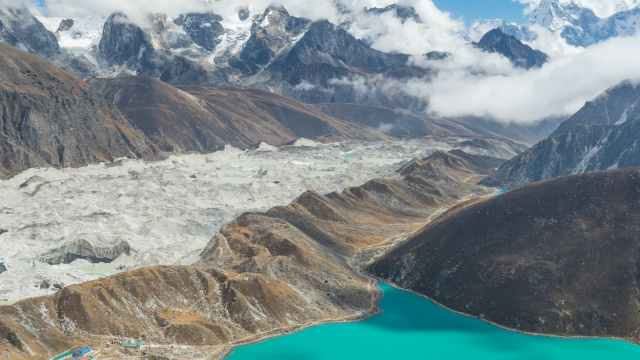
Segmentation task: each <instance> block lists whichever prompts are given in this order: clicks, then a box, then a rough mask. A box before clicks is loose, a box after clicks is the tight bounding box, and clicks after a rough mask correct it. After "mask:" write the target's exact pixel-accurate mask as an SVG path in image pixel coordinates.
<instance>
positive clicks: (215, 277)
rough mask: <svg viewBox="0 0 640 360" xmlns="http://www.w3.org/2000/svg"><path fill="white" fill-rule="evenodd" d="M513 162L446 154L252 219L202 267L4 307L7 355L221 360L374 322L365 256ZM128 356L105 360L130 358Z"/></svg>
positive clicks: (136, 276) (218, 243)
mask: <svg viewBox="0 0 640 360" xmlns="http://www.w3.org/2000/svg"><path fill="white" fill-rule="evenodd" d="M501 162H502V160H498V159H493V158H488V157H482V156H471V155H468V154H466V153H464V152H461V151H452V152H449V153H442V152H437V153H435V154H434V155H432V156H430V157H429V158H427V159H425V160H418V159H415V160H413V161H411V162H409V163H408V164H407V165H406V166H404V167H403V168H402V169H400V170H399V171H398V177H397V178H396V179H393V180H371V181H369V182H367V183H366V184H364V185H362V186H360V187H354V188H348V189H345V190H344V191H342V192H340V193H330V194H327V195H326V196H323V195H320V194H318V193H315V192H306V193H304V194H302V195H301V196H300V197H299V198H298V199H296V200H295V201H294V202H292V203H291V204H290V205H288V206H284V207H276V208H273V209H271V210H269V211H267V212H266V213H246V214H243V215H242V216H240V217H239V218H237V219H236V220H234V221H233V222H231V223H229V224H228V225H226V226H225V227H223V228H222V229H221V230H220V231H219V232H218V234H216V236H214V237H213V239H212V240H211V242H210V243H209V245H208V246H207V247H206V249H204V250H203V252H202V260H201V261H200V262H198V263H196V264H194V266H184V267H178V266H157V267H151V268H142V269H138V270H134V271H131V272H127V273H121V274H118V275H115V276H112V277H109V278H105V279H100V280H97V281H93V282H89V283H85V284H80V285H74V286H70V287H67V288H64V289H63V290H61V291H59V292H57V293H56V294H54V295H52V296H48V297H41V298H34V299H28V300H25V301H21V302H19V303H17V304H14V305H11V306H3V307H0V355H5V356H8V357H16V356H25V355H27V354H28V355H30V356H33V355H39V356H51V355H53V354H54V353H57V352H58V351H62V350H64V349H67V348H69V347H70V346H72V345H76V344H78V345H79V344H85V343H87V342H93V343H94V344H100V343H101V341H105V340H107V341H110V340H112V339H113V337H119V338H134V339H141V340H142V339H144V340H143V341H144V342H146V343H152V344H156V345H158V344H160V345H162V344H164V345H167V346H166V347H153V348H149V350H148V351H149V352H150V353H149V354H150V355H158V356H161V354H162V353H165V355H162V356H165V357H164V358H175V357H177V356H178V354H177V353H176V354H173V355H172V353H171V350H170V347H169V345H188V346H190V348H189V349H190V350H189V351H191V352H192V353H193V354H196V353H197V354H200V355H203V356H205V355H206V356H209V355H211V354H217V355H215V356H214V357H218V356H222V355H223V354H226V353H227V352H228V351H229V350H230V349H231V348H232V347H235V346H237V345H239V344H243V343H246V342H251V341H256V340H259V339H260V338H262V336H263V335H266V336H275V335H278V334H282V333H285V332H290V331H293V330H295V329H300V328H302V327H304V326H308V325H309V324H318V323H326V322H331V321H342V320H345V319H356V318H362V317H364V316H368V315H370V314H372V312H373V311H372V308H371V299H376V297H377V296H378V293H377V289H376V288H375V287H373V286H372V284H371V279H370V278H369V277H368V276H365V275H362V274H361V273H360V272H359V271H358V268H359V264H360V263H359V261H360V260H363V261H366V260H367V259H366V256H365V257H364V258H363V257H362V253H363V252H362V250H366V249H372V248H375V247H378V246H386V245H390V244H392V243H393V241H395V240H397V239H398V237H401V236H402V235H403V234H405V235H406V234H410V233H412V232H413V231H415V230H417V229H419V228H421V227H423V226H424V225H425V223H426V222H427V221H428V220H427V219H428V218H429V216H430V215H432V214H433V212H434V211H437V210H438V209H441V208H443V207H450V206H453V205H455V204H457V203H458V202H459V201H461V200H462V199H464V198H465V197H466V196H468V195H469V194H477V195H480V194H485V193H487V192H488V191H487V189H485V188H482V187H479V186H477V185H474V184H473V183H464V182H463V180H464V179H467V178H469V177H470V176H471V175H473V174H474V172H475V173H482V174H484V175H486V174H487V173H489V172H490V171H491V169H492V168H495V167H496V166H498V165H499V164H500V163H501ZM471 169H473V170H471ZM474 170H475V171H474ZM358 255H360V256H361V258H360V259H355V257H356V256H358ZM354 259H355V260H354ZM105 315H106V316H105ZM104 346H106V345H104ZM118 348H119V347H118ZM118 348H114V347H109V348H105V349H103V350H104V351H103V354H105V355H106V353H107V352H108V353H109V354H110V355H114V354H115V355H114V356H118V351H119V350H118ZM167 352H169V354H168V355H167V354H166V353H167ZM152 353H153V354H152Z"/></svg>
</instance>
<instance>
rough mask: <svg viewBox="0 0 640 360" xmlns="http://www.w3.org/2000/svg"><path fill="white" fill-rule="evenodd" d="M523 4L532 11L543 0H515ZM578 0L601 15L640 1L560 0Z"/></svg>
mask: <svg viewBox="0 0 640 360" xmlns="http://www.w3.org/2000/svg"><path fill="white" fill-rule="evenodd" d="M513 1H518V2H520V3H522V4H526V5H529V7H528V8H527V10H525V12H527V11H531V10H532V9H533V8H534V7H535V6H536V5H538V4H540V2H542V0H513ZM572 1H573V2H576V3H579V4H582V5H583V6H586V7H588V8H589V9H591V10H593V12H595V13H596V15H598V16H599V17H608V16H611V15H613V14H614V13H615V12H616V11H617V9H619V6H620V5H622V4H625V5H626V6H627V7H629V8H632V7H635V6H638V4H640V1H638V0H560V2H561V3H568V2H572Z"/></svg>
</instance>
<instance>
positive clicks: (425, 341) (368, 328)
mask: <svg viewBox="0 0 640 360" xmlns="http://www.w3.org/2000/svg"><path fill="white" fill-rule="evenodd" d="M381 288H382V290H383V291H384V293H385V295H384V298H383V299H382V302H381V303H380V307H381V308H382V309H383V310H384V312H383V313H382V314H380V315H376V316H374V317H371V318H369V319H367V320H366V321H362V322H357V323H345V324H328V325H322V326H317V327H313V328H310V329H306V330H303V331H301V332H299V333H296V334H292V335H287V336H283V337H279V338H274V339H269V340H266V341H263V342H261V343H258V344H254V345H249V346H245V347H241V348H238V349H236V350H235V351H234V353H233V354H232V355H231V356H229V357H228V359H229V360H257V359H274V360H275V359H282V360H294V359H295V360H359V359H384V360H396V359H398V360H412V359H446V360H458V359H459V360H470V359H474V360H502V359H504V360H507V359H508V360H554V359H558V360H560V359H562V360H567V359H580V360H588V359H640V346H637V345H632V344H630V343H627V342H624V341H619V340H607V339H561V338H547V337H538V336H530V335H523V334H518V333H514V332H510V331H506V330H502V329H500V328H497V327H495V326H492V325H489V324H487V323H485V322H483V321H480V320H478V319H474V318H469V317H466V316H462V315H458V314H455V313H452V312H450V311H447V310H445V309H443V308H441V307H439V306H437V305H435V304H434V303H432V302H431V301H429V300H426V299H424V298H421V297H419V296H416V295H413V294H411V293H408V292H405V291H401V290H397V289H394V288H392V287H390V286H386V285H383V286H381Z"/></svg>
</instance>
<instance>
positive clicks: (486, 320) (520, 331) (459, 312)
mask: <svg viewBox="0 0 640 360" xmlns="http://www.w3.org/2000/svg"><path fill="white" fill-rule="evenodd" d="M368 276H370V277H373V276H371V275H368ZM373 278H374V279H376V280H377V281H378V283H380V284H385V285H388V286H390V287H392V288H394V289H396V290H400V291H405V292H408V293H411V294H413V295H416V296H419V297H421V298H424V299H427V300H429V301H430V302H432V303H433V304H435V305H437V306H439V307H441V308H442V309H445V310H447V311H449V312H451V313H454V314H458V315H462V316H465V317H468V318H472V319H477V320H481V321H483V322H485V323H487V324H489V325H492V326H495V327H497V328H499V329H502V330H505V331H509V332H513V333H517V334H522V335H529V336H536V337H544V338H556V339H589V340H601V339H606V340H620V341H625V342H627V343H629V344H632V345H639V346H640V342H636V341H633V340H631V339H626V338H619V337H613V336H584V335H575V336H574V335H563V334H544V333H534V332H528V331H524V330H518V329H513V328H510V327H507V326H505V325H501V324H498V323H495V322H493V321H490V320H488V319H487V318H481V317H479V316H474V315H471V314H467V313H464V312H461V311H457V310H453V309H451V308H449V307H447V306H445V305H443V304H441V303H439V302H437V301H435V300H434V299H432V298H430V297H428V296H427V295H424V294H420V293H418V292H415V291H413V290H409V289H405V288H401V287H399V286H397V285H396V284H393V283H391V282H389V281H387V280H385V279H379V278H376V277H373Z"/></svg>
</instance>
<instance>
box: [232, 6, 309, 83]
mask: <svg viewBox="0 0 640 360" xmlns="http://www.w3.org/2000/svg"><path fill="white" fill-rule="evenodd" d="M310 24H311V21H309V20H308V19H302V18H298V17H295V16H291V15H289V12H287V10H286V9H285V8H284V7H282V6H280V7H278V6H270V7H268V8H267V9H266V10H265V11H264V12H263V13H262V14H261V15H260V16H258V17H257V18H256V19H255V21H254V22H253V25H252V27H251V37H250V38H249V40H247V42H246V44H245V45H244V46H243V48H242V51H241V52H240V54H239V56H237V57H233V58H231V60H230V61H229V65H231V66H232V67H234V68H236V69H238V70H240V71H241V72H243V73H246V74H255V73H257V72H258V70H260V69H263V68H264V67H266V66H267V65H269V64H270V63H271V62H272V61H273V60H274V59H275V58H276V56H277V55H278V54H280V53H281V52H282V51H283V50H285V48H286V47H287V46H290V44H291V43H292V41H293V39H294V38H296V37H298V36H300V35H301V34H303V33H304V32H305V31H306V30H307V29H308V27H309V25H310Z"/></svg>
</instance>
